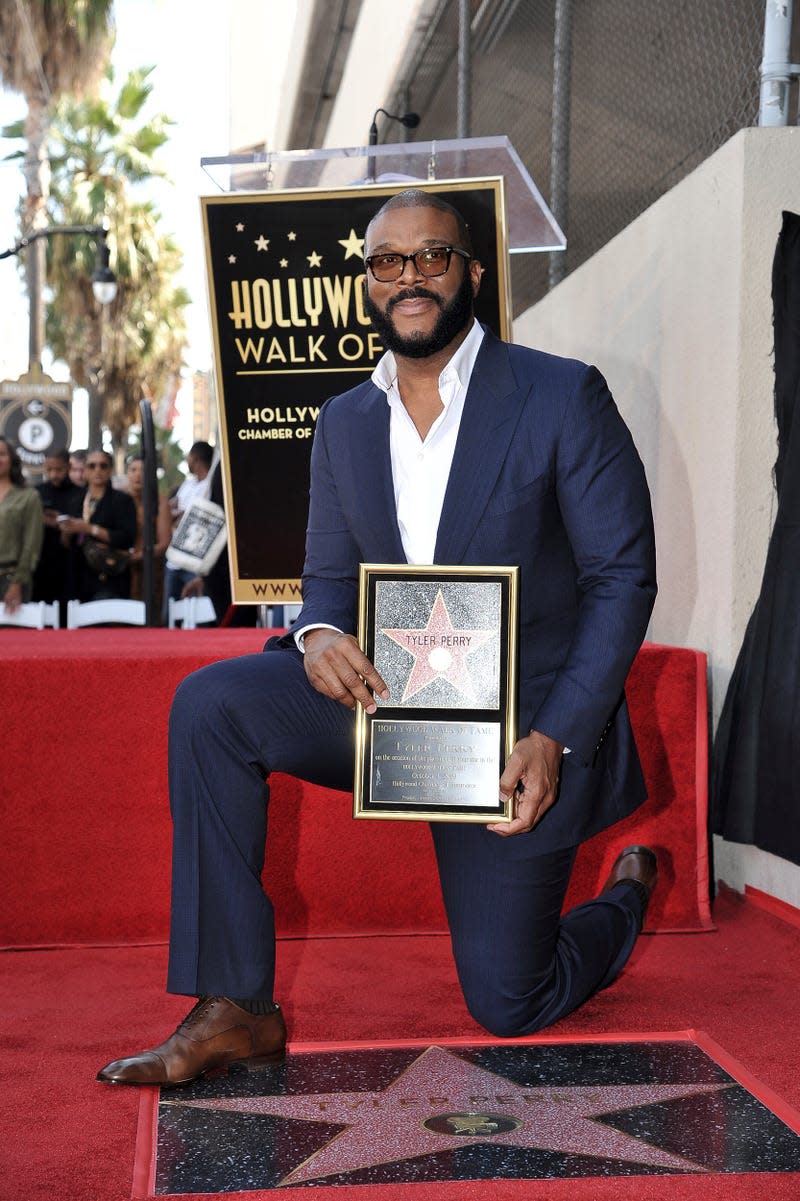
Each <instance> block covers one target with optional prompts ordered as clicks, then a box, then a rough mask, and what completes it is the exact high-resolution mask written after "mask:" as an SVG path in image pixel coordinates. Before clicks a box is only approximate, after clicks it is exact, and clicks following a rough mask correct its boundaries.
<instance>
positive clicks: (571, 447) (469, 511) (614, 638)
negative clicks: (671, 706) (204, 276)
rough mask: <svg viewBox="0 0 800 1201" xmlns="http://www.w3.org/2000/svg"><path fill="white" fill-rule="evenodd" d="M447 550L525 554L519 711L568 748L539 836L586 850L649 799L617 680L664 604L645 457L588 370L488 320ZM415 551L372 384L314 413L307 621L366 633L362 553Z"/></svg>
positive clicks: (462, 437) (469, 558)
mask: <svg viewBox="0 0 800 1201" xmlns="http://www.w3.org/2000/svg"><path fill="white" fill-rule="evenodd" d="M434 558H435V562H437V563H441V564H443V565H448V564H453V565H503V566H507V565H518V566H519V568H520V626H519V634H520V638H519V643H520V663H519V673H518V675H519V709H518V723H519V730H520V732H521V733H523V734H524V733H525V732H527V731H528V730H529V729H536V730H539V731H541V732H542V733H544V734H548V735H550V736H551V737H552V738H555V739H557V740H558V741H559V742H562V743H564V744H565V745H566V746H567V747H569V748H570V751H571V753H570V754H569V755H568V756H565V758H564V762H563V765H562V775H561V785H560V789H559V797H558V800H557V801H556V803H555V805H554V806H553V807H552V809H551V810H550V811H549V812H548V813H547V814H546V816H545V817H544V819H543V820H542V821H541V823H540V824H539V825H538V826H537V827H536V828H535V830H534V831H533V832H532V833H531V834H530V835H529V836H526V837H534V838H536V839H537V841H538V842H539V843H540V845H541V850H542V852H546V851H550V850H554V849H557V848H558V847H561V846H566V845H574V844H576V843H578V842H579V841H581V840H582V839H583V838H586V837H588V836H589V835H590V834H593V833H595V832H596V831H598V830H601V829H603V828H604V827H605V826H608V825H610V824H611V823H612V822H614V821H616V820H618V819H619V818H621V817H623V816H625V815H626V814H627V813H629V812H631V810H633V809H634V808H635V807H636V806H637V805H638V804H640V803H641V802H642V800H644V798H645V790H644V784H643V780H642V775H641V769H640V766H639V761H638V756H637V754H636V748H635V745H634V742H633V735H632V732H631V728H630V724H629V721H628V713H627V708H626V706H625V701H624V696H623V689H624V684H625V679H626V676H627V674H628V670H629V668H630V665H631V663H632V661H633V659H634V656H635V655H636V652H637V650H638V648H639V646H640V645H641V642H642V640H643V638H644V636H645V632H646V629H647V623H648V620H649V616H650V612H651V609H652V606H653V601H654V599H655V593H656V584H655V549H654V536H653V523H652V516H651V511H650V498H649V493H648V488H647V483H646V480H645V475H644V469H643V467H642V464H641V461H640V459H639V456H638V454H637V452H636V449H635V447H634V445H633V441H632V439H631V436H630V434H629V432H628V429H627V427H626V426H625V424H624V422H623V421H622V418H621V417H620V415H619V413H618V411H617V409H616V406H615V405H614V401H613V399H612V397H611V394H610V392H609V390H608V387H607V385H606V383H605V380H604V379H603V378H602V376H601V375H600V374H599V372H598V371H597V370H596V369H595V368H594V367H588V366H586V365H585V364H583V363H579V362H577V361H574V360H568V359H561V358H556V357H554V356H552V355H546V354H542V353H540V352H538V351H535V350H529V349H527V348H525V347H521V346H514V345H509V344H507V343H504V342H501V341H499V340H498V339H497V338H495V337H494V336H493V335H492V334H491V333H489V332H487V333H486V335H485V338H484V341H483V343H482V345H481V349H480V351H479V354H478V358H477V360H476V363H475V367H474V370H473V373H472V378H471V380H470V385H469V389H468V392H467V397H466V401H465V405H464V413H463V417H462V421H461V426H460V430H459V434H458V439H457V442H456V448H455V453H454V456H453V463H452V468H451V471H450V477H449V480H448V485H447V491H446V493H445V498H444V504H443V507H442V514H441V519H440V522H439V528H438V534H437V540H436V550H435V555H434ZM361 562H366V563H403V562H405V554H404V551H403V546H402V542H401V537H400V530H399V528H398V524H397V516H396V512H395V503H394V493H393V486H392V472H391V462H390V452H389V406H388V404H387V402H386V397H385V394H384V393H383V392H382V391H381V390H380V389H378V388H376V387H375V385H374V384H373V383H372V382H371V381H369V382H367V383H362V384H360V385H358V386H357V387H355V388H353V389H352V390H351V391H349V392H346V393H343V394H342V395H340V396H336V397H333V398H332V399H331V400H329V401H328V402H326V404H325V405H324V406H323V408H322V410H321V412H320V415H319V419H318V422H317V429H316V433H315V437H314V445H313V450H312V459H311V496H310V509H309V520H308V530H307V536H306V561H305V566H304V570H303V609H302V612H301V613H300V616H299V617H298V619H297V623H296V625H297V627H298V628H299V627H300V626H301V625H302V626H306V625H310V624H315V623H327V624H330V625H334V626H337V627H339V628H340V629H342V630H344V631H346V632H348V633H355V631H356V621H357V593H358V564H359V563H361Z"/></svg>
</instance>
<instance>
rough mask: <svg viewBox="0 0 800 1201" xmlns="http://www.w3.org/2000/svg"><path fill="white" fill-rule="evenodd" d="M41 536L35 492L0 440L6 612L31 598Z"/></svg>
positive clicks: (0, 560) (0, 543) (1, 578)
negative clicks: (28, 485) (27, 483)
mask: <svg viewBox="0 0 800 1201" xmlns="http://www.w3.org/2000/svg"><path fill="white" fill-rule="evenodd" d="M43 534H44V516H43V513H42V502H41V500H40V499H39V493H38V492H37V491H36V489H35V488H29V487H27V485H26V483H25V478H24V476H23V474H22V463H21V462H20V458H19V455H18V454H17V451H16V448H15V447H14V446H13V445H12V443H11V442H9V440H8V438H3V437H0V604H4V605H5V607H6V609H7V610H8V612H9V613H15V612H16V611H17V609H18V608H19V607H20V605H21V604H23V603H24V602H25V601H29V600H30V599H31V587H32V584H33V569H34V568H35V566H36V563H37V561H38V559H39V552H40V551H41V548H42V535H43Z"/></svg>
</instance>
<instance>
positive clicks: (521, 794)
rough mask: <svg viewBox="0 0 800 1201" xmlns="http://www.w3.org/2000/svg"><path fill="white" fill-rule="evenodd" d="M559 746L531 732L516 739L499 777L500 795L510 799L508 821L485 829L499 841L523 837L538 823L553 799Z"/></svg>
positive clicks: (543, 735)
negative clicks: (521, 835) (498, 837)
mask: <svg viewBox="0 0 800 1201" xmlns="http://www.w3.org/2000/svg"><path fill="white" fill-rule="evenodd" d="M563 752H564V746H563V743H560V742H555V741H554V740H553V739H552V738H548V736H547V735H546V734H540V733H539V732H538V730H532V731H531V733H530V734H528V736H527V738H520V740H519V742H518V743H517V744H516V746H515V747H514V749H513V751H512V752H511V754H510V755H509V757H508V762H507V763H506V766H505V770H504V771H503V774H502V776H501V777H500V792H501V794H502V795H503V796H511V795H512V793H513V796H514V810H513V817H512V820H511V821H510V822H508V823H506V822H501V823H496V824H493V825H491V826H489V827H488V828H489V829H490V830H492V831H493V833H495V834H499V835H500V836H501V837H502V838H508V837H509V835H512V834H524V833H526V831H528V830H532V829H533V827H534V826H535V825H536V823H537V822H539V821H541V819H542V818H543V817H544V815H545V813H546V812H547V810H548V809H549V808H550V806H551V805H552V804H553V802H554V801H555V799H556V792H557V790H558V776H559V772H560V770H561V758H562V755H563Z"/></svg>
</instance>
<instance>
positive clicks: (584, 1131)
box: [162, 1046, 730, 1187]
mask: <svg viewBox="0 0 800 1201" xmlns="http://www.w3.org/2000/svg"><path fill="white" fill-rule="evenodd" d="M728 1087H730V1086H729V1085H727V1084H724V1083H719V1082H717V1083H712V1084H703V1083H684V1084H652V1083H649V1084H612V1085H579V1086H560V1087H558V1086H544V1087H531V1086H527V1085H525V1086H523V1085H518V1084H516V1083H515V1082H514V1081H513V1080H511V1079H509V1078H508V1077H507V1076H504V1075H499V1074H497V1073H495V1072H492V1071H488V1070H486V1069H485V1068H483V1067H481V1066H480V1065H479V1064H476V1063H474V1062H470V1061H469V1060H467V1059H465V1058H462V1057H461V1056H460V1055H457V1054H454V1053H453V1052H451V1051H448V1050H446V1049H444V1048H442V1047H436V1046H431V1047H427V1048H426V1049H425V1050H424V1051H422V1053H421V1054H420V1055H418V1056H417V1057H416V1058H415V1059H414V1060H413V1061H412V1062H411V1064H410V1065H409V1066H408V1067H407V1068H406V1069H405V1070H404V1071H401V1072H399V1074H398V1075H397V1076H396V1077H395V1078H394V1079H393V1080H392V1081H391V1082H390V1083H389V1084H388V1086H387V1087H385V1088H382V1089H373V1090H369V1089H364V1090H363V1091H341V1092H330V1093H325V1092H322V1093H301V1094H294V1095H288V1096H286V1095H277V1096H276V1095H273V1096H245V1097H227V1098H226V1097H217V1098H214V1099H209V1100H203V1099H193V1100H181V1099H178V1100H175V1101H172V1100H170V1101H169V1102H166V1103H165V1102H164V1100H163V1098H162V1108H164V1107H167V1106H168V1107H169V1108H173V1107H179V1106H186V1107H189V1108H195V1109H202V1110H215V1111H218V1112H219V1111H222V1112H227V1113H239V1114H258V1115H265V1116H266V1115H269V1116H272V1117H279V1118H284V1119H290V1120H294V1121H295V1122H301V1123H306V1122H307V1123H317V1124H318V1125H319V1126H325V1125H327V1127H328V1128H330V1126H340V1127H341V1129H340V1130H339V1131H338V1132H337V1133H335V1134H333V1136H332V1137H331V1136H330V1131H329V1130H328V1133H327V1134H326V1135H324V1136H323V1141H322V1143H321V1145H319V1146H318V1147H317V1148H316V1150H314V1151H313V1152H312V1153H311V1154H310V1155H307V1156H305V1157H304V1158H303V1159H302V1160H301V1161H300V1162H298V1163H295V1164H294V1165H293V1166H291V1167H290V1170H289V1171H288V1172H287V1173H286V1174H285V1175H284V1176H283V1177H282V1179H280V1181H279V1182H278V1184H279V1187H281V1186H284V1187H285V1186H290V1185H301V1184H307V1183H310V1182H311V1181H319V1182H324V1181H325V1178H326V1177H331V1176H341V1175H343V1174H347V1173H352V1172H358V1171H362V1170H363V1169H368V1168H372V1167H374V1166H376V1165H380V1164H391V1163H395V1164H396V1163H398V1162H403V1161H412V1160H419V1159H421V1158H422V1157H424V1156H429V1155H437V1154H439V1153H441V1152H447V1151H455V1150H456V1149H459V1148H463V1147H468V1146H480V1145H482V1146H488V1145H495V1146H498V1147H508V1148H512V1147H518V1148H526V1149H535V1150H539V1151H549V1152H555V1153H560V1154H563V1155H580V1156H594V1157H596V1158H597V1159H598V1160H599V1161H603V1160H606V1161H607V1160H615V1161H617V1162H621V1163H628V1164H631V1165H636V1166H638V1167H639V1168H640V1169H645V1170H647V1169H648V1168H649V1169H650V1170H651V1171H652V1170H653V1169H655V1170H659V1169H660V1170H661V1171H666V1172H680V1173H691V1174H699V1173H704V1172H706V1171H707V1170H708V1169H707V1168H705V1167H704V1166H703V1165H702V1164H700V1163H698V1162H697V1161H695V1160H692V1159H689V1158H687V1157H686V1156H684V1155H679V1154H676V1153H675V1152H672V1151H670V1150H668V1149H666V1148H664V1147H663V1146H656V1145H653V1143H651V1142H648V1141H647V1140H646V1139H645V1138H638V1137H636V1136H635V1135H632V1134H627V1133H625V1132H624V1131H623V1130H620V1129H618V1128H617V1127H615V1125H614V1115H615V1113H617V1112H620V1111H630V1110H635V1109H636V1108H637V1107H639V1106H653V1105H656V1106H657V1105H659V1104H664V1103H666V1102H670V1101H675V1100H677V1099H681V1098H691V1097H700V1096H702V1094H704V1093H722V1092H724V1090H725V1089H726V1088H728ZM606 1118H607V1119H609V1121H608V1122H606V1121H605V1120H604V1119H606ZM287 1166H289V1165H287Z"/></svg>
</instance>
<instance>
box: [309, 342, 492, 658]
mask: <svg viewBox="0 0 800 1201" xmlns="http://www.w3.org/2000/svg"><path fill="white" fill-rule="evenodd" d="M482 341H483V329H482V327H481V326H480V325H479V324H478V322H477V321H475V320H473V323H472V328H471V329H470V331H469V333H468V334H467V336H466V338H465V339H464V341H463V342H462V343H461V345H460V346H459V348H458V350H457V351H456V352H455V354H454V355H453V357H452V359H450V361H449V362H448V363H447V365H446V367H445V368H444V369H443V371H442V372H441V374H440V376H439V383H438V386H439V396H440V398H441V401H442V404H443V405H444V409H443V411H442V412H441V413H440V414H439V416H438V417H437V418H436V420H435V421H434V423H433V425H432V426H431V428H430V429H429V430H428V433H427V435H426V436H425V438H421V437H420V436H419V431H418V430H417V427H416V426H415V425H414V422H413V421H412V420H411V418H410V417H409V415H408V412H407V410H406V407H405V405H404V404H403V401H402V399H401V397H400V392H399V389H398V387H397V363H396V361H395V357H394V355H393V354H392V352H391V351H390V350H387V351H386V353H385V354H384V355H383V356H382V357H381V358H380V359H379V361H378V363H377V365H376V367H375V370H374V371H373V373H372V382H373V383H374V384H375V386H376V388H380V390H381V391H382V392H385V393H386V401H387V403H388V405H389V450H390V454H391V460H392V481H393V484H394V501H395V506H396V509H397V522H398V525H399V526H400V536H401V538H402V540H403V550H404V551H405V553H406V558H407V559H408V561H409V563H432V562H433V551H434V547H435V546H436V534H437V531H438V529H439V518H440V517H441V514H442V504H443V502H444V494H445V490H446V488H447V481H448V479H449V476H450V468H451V466H452V463H453V452H454V451H455V448H456V438H457V437H458V430H459V427H460V425H461V415H462V413H463V412H464V400H465V398H466V395H467V388H468V387H469V381H470V378H471V376H472V370H473V368H474V366H475V360H476V359H477V357H478V351H479V350H480V348H481V342H482ZM335 628H336V627H335V626H322V625H315V626H304V627H303V628H302V629H300V630H296V631H295V635H294V639H295V642H296V643H297V645H298V647H299V649H300V650H303V639H304V636H305V634H306V633H307V632H308V631H309V630H310V629H335Z"/></svg>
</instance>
